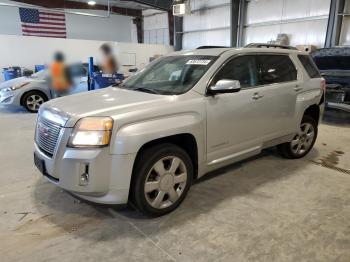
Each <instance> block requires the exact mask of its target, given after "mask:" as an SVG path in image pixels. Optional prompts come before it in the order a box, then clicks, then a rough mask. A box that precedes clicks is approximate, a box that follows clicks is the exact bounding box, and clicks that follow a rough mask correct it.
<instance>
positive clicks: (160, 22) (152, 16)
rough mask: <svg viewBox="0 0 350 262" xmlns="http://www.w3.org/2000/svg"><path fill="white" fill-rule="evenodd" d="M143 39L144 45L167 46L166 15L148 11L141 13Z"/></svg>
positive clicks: (167, 26) (167, 25)
mask: <svg viewBox="0 0 350 262" xmlns="http://www.w3.org/2000/svg"><path fill="white" fill-rule="evenodd" d="M142 15H143V30H144V35H143V39H144V42H145V43H146V44H160V45H169V22H168V13H167V12H162V11H158V10H153V9H148V10H144V11H142Z"/></svg>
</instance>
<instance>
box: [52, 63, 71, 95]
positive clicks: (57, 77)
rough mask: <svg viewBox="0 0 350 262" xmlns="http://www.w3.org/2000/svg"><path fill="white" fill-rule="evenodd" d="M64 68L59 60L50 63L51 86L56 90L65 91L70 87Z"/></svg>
mask: <svg viewBox="0 0 350 262" xmlns="http://www.w3.org/2000/svg"><path fill="white" fill-rule="evenodd" d="M65 70H66V67H65V65H64V64H63V63H61V62H54V63H53V64H52V65H51V78H52V88H53V89H54V90H56V91H66V90H68V89H69V87H70V82H69V81H68V79H67V76H66V72H65Z"/></svg>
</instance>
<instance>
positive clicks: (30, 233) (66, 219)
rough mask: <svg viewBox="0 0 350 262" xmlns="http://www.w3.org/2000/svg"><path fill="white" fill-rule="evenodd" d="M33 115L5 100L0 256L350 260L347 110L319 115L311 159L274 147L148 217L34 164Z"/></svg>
mask: <svg viewBox="0 0 350 262" xmlns="http://www.w3.org/2000/svg"><path fill="white" fill-rule="evenodd" d="M35 117H36V116H35V115H32V114H28V113H25V112H23V111H22V110H13V109H7V108H0V137H1V138H0V148H1V150H0V170H1V172H0V174H1V175H0V254H1V258H0V260H1V261H62V262H63V261H84V262H85V261H118V262H119V261H197V262H198V261H269V262H271V261H279V262H280V261H327V262H328V261H344V262H345V261H346V262H348V261H350V172H349V171H348V170H350V120H349V118H348V119H347V121H348V125H347V126H344V125H340V122H339V121H338V122H337V121H335V122H334V121H328V122H326V123H327V124H322V125H321V126H320V129H319V137H318V140H317V143H316V146H315V148H314V149H313V151H312V152H311V153H310V154H309V155H308V156H307V157H306V158H304V159H301V160H285V159H282V158H280V157H279V156H278V155H277V154H276V152H275V151H274V150H268V151H266V152H264V153H262V154H260V155H259V156H257V157H255V158H252V159H250V160H247V161H244V162H242V163H239V164H235V165H232V166H230V167H228V168H225V169H223V170H220V171H219V172H216V174H210V175H209V176H208V177H207V179H204V180H201V181H199V182H198V183H197V184H195V185H194V186H193V187H192V188H191V190H190V192H189V194H188V196H187V199H186V200H185V201H184V203H183V204H182V205H181V206H180V208H179V209H177V210H176V211H175V212H173V213H172V214H170V215H167V216H164V217H161V218H156V219H149V218H145V217H143V216H141V215H140V214H139V213H138V212H136V211H134V210H132V209H130V208H123V209H120V208H115V207H106V206H96V205H92V204H87V203H83V202H80V201H79V200H77V199H75V198H74V197H72V196H71V195H69V194H68V193H66V192H63V191H62V190H60V189H59V188H57V187H55V186H53V185H52V184H50V183H49V182H47V181H46V180H45V179H43V178H42V176H41V175H40V174H39V172H38V171H37V170H36V169H35V168H34V166H33V163H32V145H33V131H34V124H35ZM322 164H323V165H322ZM325 166H326V167H325Z"/></svg>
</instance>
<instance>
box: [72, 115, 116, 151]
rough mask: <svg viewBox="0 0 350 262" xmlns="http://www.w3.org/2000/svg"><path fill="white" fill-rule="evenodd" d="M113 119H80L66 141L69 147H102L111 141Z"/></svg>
mask: <svg viewBox="0 0 350 262" xmlns="http://www.w3.org/2000/svg"><path fill="white" fill-rule="evenodd" d="M112 129H113V119H112V118H110V117H84V118H82V119H80V120H79V121H78V122H77V123H76V125H75V127H74V130H73V133H72V135H71V137H70V139H69V141H68V146H69V147H104V146H108V145H109V142H110V140H111V135H112Z"/></svg>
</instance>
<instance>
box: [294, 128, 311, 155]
mask: <svg viewBox="0 0 350 262" xmlns="http://www.w3.org/2000/svg"><path fill="white" fill-rule="evenodd" d="M314 136H315V130H314V127H313V126H312V125H311V124H310V123H302V124H301V126H300V131H299V132H298V134H296V135H295V137H294V139H293V140H292V142H291V149H292V151H293V153H294V154H296V155H302V154H303V153H305V152H306V151H308V150H309V149H310V147H311V146H312V142H313V139H314Z"/></svg>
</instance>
